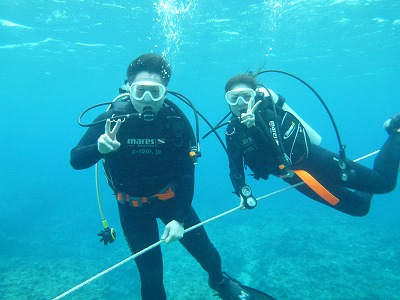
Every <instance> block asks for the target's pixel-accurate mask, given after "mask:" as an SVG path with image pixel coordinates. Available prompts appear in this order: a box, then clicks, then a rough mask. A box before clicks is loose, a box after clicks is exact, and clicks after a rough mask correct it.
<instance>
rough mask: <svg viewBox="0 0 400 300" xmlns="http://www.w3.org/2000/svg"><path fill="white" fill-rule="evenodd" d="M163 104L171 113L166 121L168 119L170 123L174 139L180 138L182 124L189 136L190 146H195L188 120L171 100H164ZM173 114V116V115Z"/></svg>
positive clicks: (182, 130)
mask: <svg viewBox="0 0 400 300" xmlns="http://www.w3.org/2000/svg"><path fill="white" fill-rule="evenodd" d="M164 104H165V105H166V106H167V107H168V108H169V109H170V110H171V111H172V112H173V113H172V114H171V115H170V116H169V118H168V116H167V118H168V119H170V120H171V121H172V122H171V123H172V128H173V131H174V135H175V136H176V137H179V138H182V135H183V132H184V129H183V127H182V124H184V126H185V128H187V129H188V131H189V134H190V146H191V147H192V146H196V144H197V143H196V138H195V135H194V131H193V127H192V125H191V124H190V122H189V120H188V118H187V117H186V115H185V114H184V112H183V111H182V110H181V109H180V108H179V107H178V106H177V105H176V104H175V103H173V102H172V101H171V100H169V99H165V102H164ZM173 114H175V116H174V115H173Z"/></svg>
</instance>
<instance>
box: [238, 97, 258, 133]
mask: <svg viewBox="0 0 400 300" xmlns="http://www.w3.org/2000/svg"><path fill="white" fill-rule="evenodd" d="M254 101H256V100H255V99H254V97H252V98H251V99H250V101H249V103H248V104H247V112H246V113H242V114H241V115H240V119H241V121H240V123H242V124H245V125H246V126H247V128H250V127H252V126H254V124H255V123H256V116H255V114H254V113H255V112H256V109H257V107H258V106H259V105H260V104H261V100H259V101H258V102H257V103H256V104H254Z"/></svg>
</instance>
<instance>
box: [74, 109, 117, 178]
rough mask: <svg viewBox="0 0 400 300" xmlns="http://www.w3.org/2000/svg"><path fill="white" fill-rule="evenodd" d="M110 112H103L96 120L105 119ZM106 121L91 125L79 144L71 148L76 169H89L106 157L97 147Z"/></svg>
mask: <svg viewBox="0 0 400 300" xmlns="http://www.w3.org/2000/svg"><path fill="white" fill-rule="evenodd" d="M108 116H109V114H102V115H100V116H98V117H97V118H96V120H95V121H98V120H104V119H106V118H107V117H108ZM104 125H105V122H104V123H100V124H97V125H94V126H91V127H89V129H88V130H87V131H86V133H85V134H84V135H83V137H82V138H81V140H80V141H79V143H78V145H76V147H75V148H73V149H72V150H71V154H70V163H71V166H72V167H73V168H74V169H75V170H82V169H87V168H89V167H91V166H93V165H95V164H96V163H97V162H98V161H99V160H100V159H102V158H103V157H104V155H103V154H101V153H100V152H99V150H98V149H97V140H98V138H99V137H100V136H101V135H102V134H103V133H104Z"/></svg>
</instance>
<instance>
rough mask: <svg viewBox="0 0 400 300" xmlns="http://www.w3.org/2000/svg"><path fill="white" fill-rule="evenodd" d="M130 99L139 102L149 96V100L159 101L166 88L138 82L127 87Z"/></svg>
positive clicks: (156, 84) (152, 83)
mask: <svg viewBox="0 0 400 300" xmlns="http://www.w3.org/2000/svg"><path fill="white" fill-rule="evenodd" d="M129 92H130V94H131V97H132V98H134V99H135V100H138V101H141V100H143V99H144V98H145V97H146V95H149V96H150V98H151V100H153V101H160V100H161V99H162V98H163V97H164V96H165V93H166V92H167V90H166V88H165V87H164V86H163V85H162V84H159V83H156V82H152V81H138V82H134V83H132V84H131V85H130V86H129Z"/></svg>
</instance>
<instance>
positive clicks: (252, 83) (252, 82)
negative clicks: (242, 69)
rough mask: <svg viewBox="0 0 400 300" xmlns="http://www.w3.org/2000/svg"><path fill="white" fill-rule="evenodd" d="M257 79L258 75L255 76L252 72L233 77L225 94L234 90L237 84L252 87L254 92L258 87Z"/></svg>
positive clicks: (227, 83)
mask: <svg viewBox="0 0 400 300" xmlns="http://www.w3.org/2000/svg"><path fill="white" fill-rule="evenodd" d="M256 77H257V74H253V73H252V72H249V73H243V74H238V75H236V76H233V77H232V78H231V79H229V80H228V81H227V82H226V84H225V92H228V91H230V90H231V89H232V87H233V86H235V85H237V84H246V85H248V86H249V87H251V88H252V89H253V90H255V89H256V88H257V85H258V84H257V80H256Z"/></svg>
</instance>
